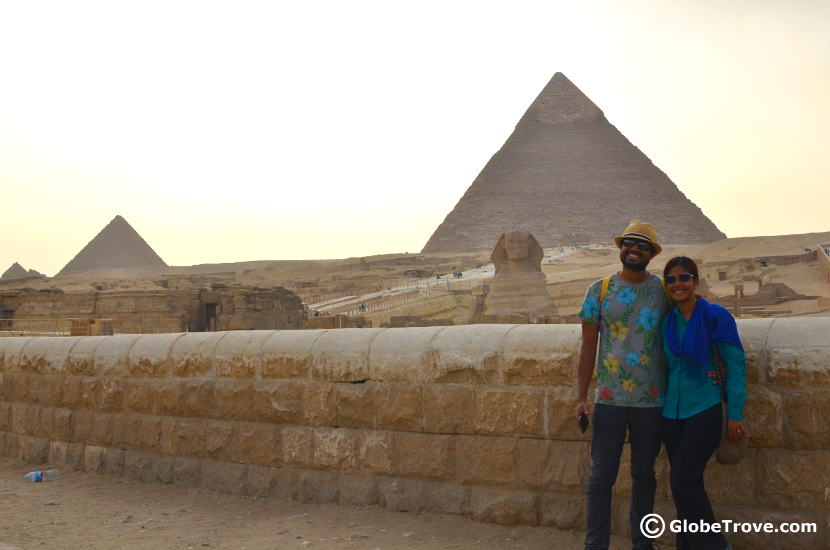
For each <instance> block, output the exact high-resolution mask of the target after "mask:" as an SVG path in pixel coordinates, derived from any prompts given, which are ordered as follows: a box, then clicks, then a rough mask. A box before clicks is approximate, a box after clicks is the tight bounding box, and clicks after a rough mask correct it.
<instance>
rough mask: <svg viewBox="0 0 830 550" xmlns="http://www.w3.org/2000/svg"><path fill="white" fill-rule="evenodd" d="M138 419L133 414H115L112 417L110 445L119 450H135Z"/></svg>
mask: <svg viewBox="0 0 830 550" xmlns="http://www.w3.org/2000/svg"><path fill="white" fill-rule="evenodd" d="M139 424H140V419H139V417H138V415H134V414H116V415H113V416H112V424H111V425H110V427H111V429H112V445H113V447H118V448H120V449H132V448H135V446H136V443H135V440H136V435H137V434H138V430H139Z"/></svg>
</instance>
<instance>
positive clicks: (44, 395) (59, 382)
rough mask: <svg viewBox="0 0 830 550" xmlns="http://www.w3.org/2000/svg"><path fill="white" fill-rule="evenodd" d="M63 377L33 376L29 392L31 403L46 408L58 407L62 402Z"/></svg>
mask: <svg viewBox="0 0 830 550" xmlns="http://www.w3.org/2000/svg"><path fill="white" fill-rule="evenodd" d="M63 378H64V377H63V376H52V375H35V378H30V380H33V382H32V383H31V387H30V391H31V396H32V398H33V401H34V402H35V403H39V404H40V405H43V406H46V407H60V406H61V403H62V402H63Z"/></svg>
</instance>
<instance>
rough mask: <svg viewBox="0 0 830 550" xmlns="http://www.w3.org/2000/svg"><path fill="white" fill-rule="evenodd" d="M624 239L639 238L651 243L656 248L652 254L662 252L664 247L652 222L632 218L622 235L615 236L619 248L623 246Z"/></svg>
mask: <svg viewBox="0 0 830 550" xmlns="http://www.w3.org/2000/svg"><path fill="white" fill-rule="evenodd" d="M623 239H637V240H638V241H645V242H647V243H649V244H650V245H651V247H652V248H653V249H654V252H653V253H652V256H656V255H658V254H660V252H661V251H662V250H663V247H661V246H660V243H658V242H657V231H655V230H654V226H653V225H651V224H650V223H646V222H641V221H640V220H632V221H631V223H629V224H628V227H626V228H625V231H624V232H623V234H622V235H617V236H616V237H614V242H615V243H616V244H617V248H622V242H623Z"/></svg>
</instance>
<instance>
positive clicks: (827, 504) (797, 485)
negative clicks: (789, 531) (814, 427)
mask: <svg viewBox="0 0 830 550" xmlns="http://www.w3.org/2000/svg"><path fill="white" fill-rule="evenodd" d="M755 487H756V490H757V491H758V498H759V499H762V500H761V502H764V504H765V506H768V507H769V506H771V507H777V508H793V507H795V508H821V509H824V510H826V509H827V508H830V491H828V489H827V488H828V487H830V451H826V450H822V451H793V450H790V449H757V450H756V461H755Z"/></svg>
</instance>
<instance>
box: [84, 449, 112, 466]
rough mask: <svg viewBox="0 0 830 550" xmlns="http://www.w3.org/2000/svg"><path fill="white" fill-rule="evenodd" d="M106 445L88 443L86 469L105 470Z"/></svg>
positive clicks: (85, 452) (85, 456)
mask: <svg viewBox="0 0 830 550" xmlns="http://www.w3.org/2000/svg"><path fill="white" fill-rule="evenodd" d="M106 453H107V449H106V447H96V446H93V445H87V446H85V447H84V471H85V472H103V471H104V468H105V466H106V464H105V463H106Z"/></svg>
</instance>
